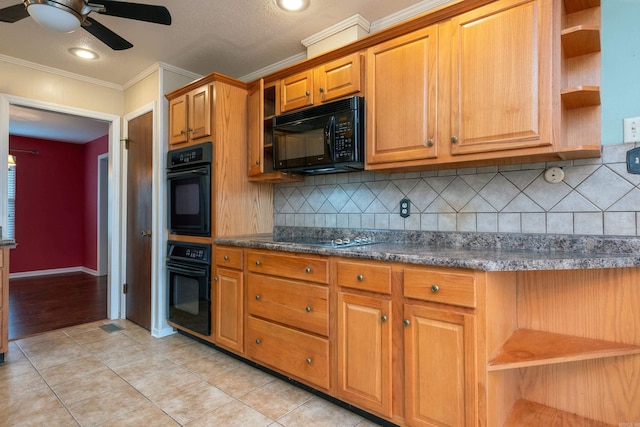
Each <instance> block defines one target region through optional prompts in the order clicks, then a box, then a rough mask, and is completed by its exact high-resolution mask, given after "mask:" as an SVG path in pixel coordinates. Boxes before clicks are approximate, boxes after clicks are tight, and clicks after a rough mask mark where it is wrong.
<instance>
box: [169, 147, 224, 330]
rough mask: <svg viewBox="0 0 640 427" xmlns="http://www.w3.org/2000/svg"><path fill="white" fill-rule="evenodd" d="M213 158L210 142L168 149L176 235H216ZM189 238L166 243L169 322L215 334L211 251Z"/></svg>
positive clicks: (171, 211) (171, 224)
mask: <svg viewBox="0 0 640 427" xmlns="http://www.w3.org/2000/svg"><path fill="white" fill-rule="evenodd" d="M212 161H213V156H212V144H211V143H210V142H205V143H202V144H198V145H191V146H188V147H184V148H180V149H176V150H171V151H169V152H168V153H167V221H168V228H169V232H170V233H171V234H172V235H175V236H197V237H211V230H212V224H211V205H212V203H211V189H212V184H211V182H212V174H211V166H212ZM188 240H189V239H188V238H187V239H180V240H179V241H178V240H177V239H176V240H169V241H168V242H167V257H166V275H167V320H169V321H170V322H171V323H172V324H174V325H176V326H180V327H183V328H185V329H188V330H189V331H193V332H197V333H199V334H202V335H205V336H210V335H211V251H212V249H211V245H210V244H204V243H201V242H197V241H196V242H190V241H188ZM193 240H197V238H196V239H193ZM200 241H202V239H200Z"/></svg>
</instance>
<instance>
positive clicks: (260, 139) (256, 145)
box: [247, 79, 264, 176]
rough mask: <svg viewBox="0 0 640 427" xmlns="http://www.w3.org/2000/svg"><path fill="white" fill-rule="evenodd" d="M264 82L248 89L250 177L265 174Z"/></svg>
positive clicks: (252, 85)
mask: <svg viewBox="0 0 640 427" xmlns="http://www.w3.org/2000/svg"><path fill="white" fill-rule="evenodd" d="M263 92H264V80H263V79H260V80H258V81H257V82H255V83H253V84H251V85H250V86H249V87H248V101H247V102H248V121H249V123H248V127H247V138H248V139H249V141H248V144H249V147H248V159H247V161H248V164H247V170H248V175H249V176H259V175H260V174H261V173H263V172H264V148H263V147H264V96H263Z"/></svg>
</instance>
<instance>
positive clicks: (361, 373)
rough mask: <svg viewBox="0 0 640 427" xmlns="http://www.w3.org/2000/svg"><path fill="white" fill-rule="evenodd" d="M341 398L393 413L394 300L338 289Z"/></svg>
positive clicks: (338, 391) (338, 392)
mask: <svg viewBox="0 0 640 427" xmlns="http://www.w3.org/2000/svg"><path fill="white" fill-rule="evenodd" d="M337 305H338V333H337V344H336V345H337V352H338V366H337V370H338V390H337V395H338V397H339V398H340V399H343V400H346V401H347V402H350V403H354V404H356V405H358V406H359V407H361V408H363V409H367V410H371V411H374V412H376V413H379V414H381V415H385V416H391V399H392V383H391V381H392V360H391V359H392V357H391V355H392V351H391V345H392V343H391V331H392V327H391V325H392V316H391V300H389V299H383V298H378V297H370V296H363V295H355V294H350V293H345V292H338V301H337Z"/></svg>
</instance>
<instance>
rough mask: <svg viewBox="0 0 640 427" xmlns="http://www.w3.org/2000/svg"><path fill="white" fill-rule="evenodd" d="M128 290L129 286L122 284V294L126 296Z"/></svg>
mask: <svg viewBox="0 0 640 427" xmlns="http://www.w3.org/2000/svg"><path fill="white" fill-rule="evenodd" d="M128 290H129V285H127V284H126V283H123V284H122V293H123V294H126V293H127V291H128Z"/></svg>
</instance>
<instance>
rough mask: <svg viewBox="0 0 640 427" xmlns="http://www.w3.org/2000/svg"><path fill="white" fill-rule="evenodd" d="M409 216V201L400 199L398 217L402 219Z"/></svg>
mask: <svg viewBox="0 0 640 427" xmlns="http://www.w3.org/2000/svg"><path fill="white" fill-rule="evenodd" d="M409 215H411V200H409V199H402V200H400V216H401V217H402V218H406V217H408V216H409Z"/></svg>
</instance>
